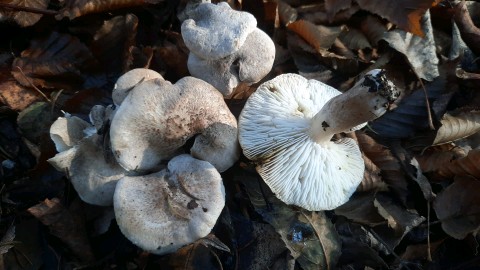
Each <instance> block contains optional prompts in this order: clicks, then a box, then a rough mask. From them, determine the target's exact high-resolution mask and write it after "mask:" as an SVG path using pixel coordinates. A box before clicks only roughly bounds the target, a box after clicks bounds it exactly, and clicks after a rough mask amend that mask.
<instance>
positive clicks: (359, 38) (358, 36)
mask: <svg viewBox="0 0 480 270" xmlns="http://www.w3.org/2000/svg"><path fill="white" fill-rule="evenodd" d="M339 39H340V40H341V41H342V42H343V43H344V44H345V46H347V47H348V48H350V49H352V50H361V49H365V48H372V45H371V44H370V42H369V41H368V39H367V37H366V36H365V35H364V34H363V33H362V32H361V31H360V30H357V29H355V28H352V27H350V28H348V29H346V31H343V32H342V33H341V34H340V36H339Z"/></svg>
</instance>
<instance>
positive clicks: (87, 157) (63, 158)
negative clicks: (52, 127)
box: [48, 118, 126, 206]
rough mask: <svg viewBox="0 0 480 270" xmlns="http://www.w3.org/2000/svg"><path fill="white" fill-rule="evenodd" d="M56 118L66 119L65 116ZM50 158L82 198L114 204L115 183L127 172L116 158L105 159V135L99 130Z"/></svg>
mask: <svg viewBox="0 0 480 270" xmlns="http://www.w3.org/2000/svg"><path fill="white" fill-rule="evenodd" d="M57 121H60V122H64V120H63V119H62V118H59V119H58V120H57ZM82 121H83V120H82ZM87 124H88V123H87ZM48 162H49V163H50V164H51V165H52V166H53V167H55V169H57V170H58V171H62V172H66V173H67V174H68V177H69V180H70V181H71V183H72V184H73V187H74V188H75V190H76V191H77V193H78V195H79V196H80V198H81V199H82V200H83V201H85V202H87V203H90V204H94V205H101V206H110V205H112V204H113V192H114V190H115V185H116V183H117V181H118V180H119V179H120V178H122V177H123V176H125V175H126V171H125V170H124V169H123V168H122V167H120V166H119V165H118V164H117V163H116V162H115V161H114V160H113V162H108V161H106V160H105V155H104V153H103V138H102V137H101V136H99V135H97V134H93V135H91V136H88V137H84V138H82V139H81V140H79V141H77V142H75V144H74V145H73V146H72V147H70V148H69V149H67V150H65V151H62V152H60V153H58V154H57V155H55V156H54V157H53V158H50V159H48Z"/></svg>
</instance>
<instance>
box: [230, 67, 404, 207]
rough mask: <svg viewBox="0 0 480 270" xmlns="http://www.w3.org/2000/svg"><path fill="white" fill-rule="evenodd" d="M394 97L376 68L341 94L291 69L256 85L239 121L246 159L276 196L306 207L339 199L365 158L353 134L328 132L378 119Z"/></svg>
mask: <svg viewBox="0 0 480 270" xmlns="http://www.w3.org/2000/svg"><path fill="white" fill-rule="evenodd" d="M398 96H399V92H398V90H397V89H396V88H395V86H394V85H393V83H392V82H391V81H389V80H387V78H386V77H385V74H384V73H383V72H381V71H380V70H373V71H371V72H369V73H367V74H366V76H365V77H364V78H362V79H361V80H360V81H359V82H357V83H356V84H355V86H353V88H351V89H350V90H349V91H347V92H346V93H343V94H341V92H340V91H338V90H336V89H335V88H332V87H330V86H328V85H326V84H323V83H321V82H319V81H315V80H307V79H305V78H304V77H302V76H300V75H297V74H283V75H280V76H278V77H276V78H274V79H273V80H270V81H267V82H265V83H263V84H262V85H260V86H259V88H258V89H257V90H256V92H255V93H253V94H252V95H251V96H250V97H249V99H248V100H247V103H246V104H245V107H244V108H243V110H242V112H241V114H240V118H239V141H240V145H241V147H242V149H243V153H244V154H245V156H246V157H247V158H249V159H251V160H253V161H254V162H256V163H257V165H258V166H257V171H258V173H259V174H260V175H261V177H262V178H263V180H264V181H265V182H266V183H267V185H268V186H269V187H270V188H271V189H272V191H273V192H274V193H275V194H276V196H277V197H278V198H279V199H281V200H282V201H283V202H285V203H287V204H293V205H297V206H300V207H303V208H305V209H307V210H311V211H320V210H329V209H333V208H336V207H338V206H340V205H342V204H343V203H345V202H346V201H347V200H348V199H349V198H350V196H351V195H352V194H353V192H354V191H355V190H356V188H357V186H358V185H359V184H360V182H361V181H362V178H363V172H364V169H365V166H364V161H363V158H362V155H361V152H360V149H359V148H358V145H357V144H356V142H355V141H354V140H353V139H350V138H343V139H340V140H338V141H331V139H332V137H333V135H334V134H337V133H341V132H350V131H353V130H357V129H359V128H361V127H363V126H364V125H365V123H366V122H367V121H371V120H374V119H376V118H377V117H380V116H381V115H382V114H384V113H385V112H386V111H387V108H388V105H389V104H390V103H391V102H393V101H394V100H395V99H396V98H397V97H398Z"/></svg>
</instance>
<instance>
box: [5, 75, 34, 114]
mask: <svg viewBox="0 0 480 270" xmlns="http://www.w3.org/2000/svg"><path fill="white" fill-rule="evenodd" d="M42 99H43V97H42V96H41V95H40V94H39V93H38V92H37V91H35V90H33V89H31V88H27V87H24V86H21V85H20V84H18V83H17V82H16V81H11V80H9V81H5V82H3V83H0V102H2V103H3V104H5V105H7V106H8V107H9V108H10V109H12V110H15V111H21V110H23V109H25V108H27V107H28V106H30V105H31V104H33V103H35V102H37V101H40V100H42Z"/></svg>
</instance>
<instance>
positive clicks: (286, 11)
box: [278, 0, 298, 25]
mask: <svg viewBox="0 0 480 270" xmlns="http://www.w3.org/2000/svg"><path fill="white" fill-rule="evenodd" d="M278 15H279V17H280V21H281V22H282V23H283V25H289V24H290V23H292V22H294V21H296V20H297V17H298V12H297V10H296V9H294V8H292V7H291V6H290V5H289V4H287V3H285V2H284V1H281V0H279V1H278Z"/></svg>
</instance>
